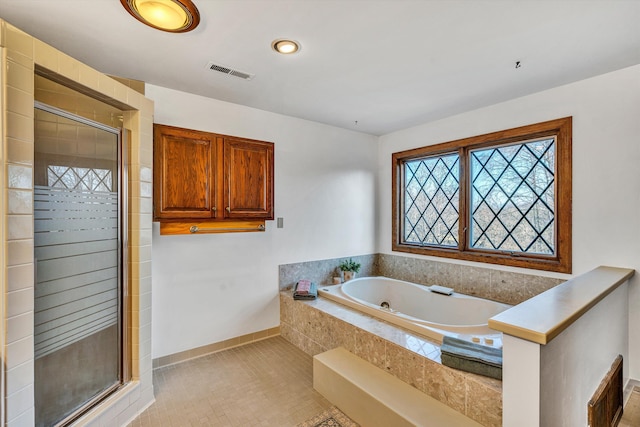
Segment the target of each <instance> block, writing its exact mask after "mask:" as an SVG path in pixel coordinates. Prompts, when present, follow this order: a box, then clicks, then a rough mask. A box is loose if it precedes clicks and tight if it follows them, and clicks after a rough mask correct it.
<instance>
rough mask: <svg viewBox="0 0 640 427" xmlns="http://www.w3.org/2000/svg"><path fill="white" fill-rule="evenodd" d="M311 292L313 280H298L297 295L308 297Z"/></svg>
mask: <svg viewBox="0 0 640 427" xmlns="http://www.w3.org/2000/svg"><path fill="white" fill-rule="evenodd" d="M309 290H311V280H298V283H297V284H296V293H298V294H300V295H306V294H308V293H309Z"/></svg>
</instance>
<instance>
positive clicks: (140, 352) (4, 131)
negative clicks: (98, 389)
mask: <svg viewBox="0 0 640 427" xmlns="http://www.w3.org/2000/svg"><path fill="white" fill-rule="evenodd" d="M36 68H38V69H39V70H41V71H42V72H46V73H47V74H49V75H51V76H55V77H56V78H60V79H62V80H64V81H65V84H67V85H69V86H72V87H74V88H76V89H78V90H81V91H84V92H85V93H89V94H90V95H91V96H93V97H96V98H98V99H101V100H103V101H104V102H107V103H109V104H111V105H116V106H118V107H119V108H120V109H121V110H124V114H123V121H124V126H125V127H126V128H128V129H130V130H131V140H130V146H129V153H128V154H129V162H128V166H129V188H128V190H129V217H128V220H129V246H128V248H129V280H130V298H131V312H130V318H131V327H130V329H129V332H130V334H131V341H132V375H133V380H134V381H132V382H131V383H130V384H129V385H128V386H126V387H124V388H123V389H122V390H120V391H119V392H117V393H115V394H114V395H112V396H111V397H110V398H109V399H107V400H106V401H104V402H102V403H101V404H100V405H99V406H98V407H97V408H95V410H93V411H92V412H91V413H90V414H88V415H87V416H86V417H84V418H83V419H81V420H79V421H78V422H77V424H76V425H95V426H102V425H123V424H125V423H126V422H127V421H128V420H130V419H132V418H133V417H134V416H135V415H136V414H137V413H138V412H139V411H140V410H141V409H143V408H144V407H146V406H147V405H149V404H150V403H151V402H153V385H152V371H151V234H152V233H151V195H152V191H151V188H152V184H151V179H152V165H153V157H152V141H153V133H152V132H153V103H152V102H151V101H150V100H148V99H146V98H145V97H144V96H143V95H141V94H140V93H138V92H136V91H134V90H133V89H130V88H128V87H126V86H124V85H123V84H121V83H118V82H117V81H115V80H114V79H112V78H110V77H108V76H106V75H104V74H101V73H99V72H98V71H96V70H94V69H92V68H90V67H88V66H86V65H84V64H82V63H80V62H79V61H76V60H75V59H73V58H71V57H69V56H67V55H65V54H64V53H62V52H59V51H57V50H56V49H54V48H52V47H51V46H49V45H47V44H45V43H43V42H41V41H39V40H37V39H35V38H33V37H31V36H30V35H28V34H26V33H24V32H22V31H20V30H19V29H17V28H15V27H13V26H12V25H10V24H9V23H7V22H5V21H3V20H1V19H0V109H1V111H0V113H1V114H0V143H1V146H2V150H0V167H1V171H2V172H0V174H1V177H0V191H1V192H2V197H0V199H1V200H2V201H1V202H0V209H1V211H0V215H2V221H1V222H0V224H1V226H0V240H1V241H2V245H3V251H2V252H3V254H6V255H5V256H3V257H0V258H1V259H0V268H1V269H2V274H0V292H1V295H2V304H1V305H0V307H3V308H0V314H1V315H2V320H3V325H4V327H3V328H2V330H0V339H1V342H0V357H1V359H2V360H3V362H4V367H3V370H2V378H3V380H4V381H2V383H1V385H0V397H1V399H2V409H3V411H2V413H3V415H4V419H2V420H0V423H2V424H3V425H8V426H12V427H13V426H32V425H33V423H34V394H33V392H34V384H33V381H34V374H33V370H34V348H33V305H34V299H33V298H34V280H33V203H32V200H33V158H34V145H33V143H34V123H33V118H34V76H35V74H34V73H35V70H36ZM5 118H6V121H3V120H4V119H5ZM4 201H6V205H5V204H4V203H5V202H4ZM1 310H5V311H1Z"/></svg>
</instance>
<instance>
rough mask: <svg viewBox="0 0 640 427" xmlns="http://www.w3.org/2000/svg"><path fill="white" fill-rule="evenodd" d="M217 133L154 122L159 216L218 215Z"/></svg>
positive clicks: (156, 189)
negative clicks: (216, 191) (215, 170)
mask: <svg viewBox="0 0 640 427" xmlns="http://www.w3.org/2000/svg"><path fill="white" fill-rule="evenodd" d="M216 139H217V138H216V137H215V135H213V134H210V133H206V132H198V131H192V130H188V129H182V128H176V127H173V126H165V125H158V124H154V138H153V141H154V147H153V148H154V155H153V163H154V167H153V169H154V195H153V196H154V201H153V202H154V217H155V219H178V218H207V219H210V218H216V217H217V215H218V212H217V211H218V209H217V207H216V193H215V189H216V182H215V180H216V175H215V174H214V173H212V171H213V168H214V165H215V164H216V157H217V150H216V144H217V142H216Z"/></svg>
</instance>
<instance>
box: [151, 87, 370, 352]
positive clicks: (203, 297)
mask: <svg viewBox="0 0 640 427" xmlns="http://www.w3.org/2000/svg"><path fill="white" fill-rule="evenodd" d="M146 96H147V97H148V98H150V99H152V100H153V101H154V102H155V118H154V122H155V123H162V124H166V125H171V126H178V127H184V128H190V129H196V130H203V131H207V132H215V133H220V134H225V135H234V136H239V137H245V138H251V139H259V140H264V141H270V142H274V143H275V216H276V217H282V218H284V228H282V229H278V228H276V225H275V221H267V230H266V231H265V232H264V233H231V234H216V235H198V236H192V235H181V236H160V235H159V225H158V223H154V227H153V248H152V249H153V301H152V302H153V311H152V325H153V327H152V331H153V332H152V333H153V336H152V358H158V357H162V356H166V355H169V354H174V353H177V352H181V351H185V350H189V349H192V348H196V347H200V346H204V345H208V344H212V343H215V342H219V341H223V340H226V339H229V338H234V337H237V336H241V335H245V334H248V333H252V332H256V331H261V330H264V329H268V328H273V327H276V326H278V325H279V324H280V317H279V302H278V301H279V300H278V265H279V264H286V263H293V262H301V261H309V260H316V259H326V258H335V257H343V256H349V255H361V254H370V253H373V252H374V251H375V232H376V224H375V221H376V212H375V210H376V202H375V196H376V189H375V185H376V177H377V137H375V136H371V135H367V134H363V133H358V132H353V131H347V130H343V129H339V128H335V127H331V126H326V125H322V124H319V123H314V122H310V121H305V120H300V119H295V118H292V117H288V116H283V115H279V114H274V113H269V112H265V111H262V110H257V109H253V108H248V107H244V106H240V105H236V104H230V103H227V102H223V101H218V100H214V99H210V98H204V97H201V96H197V95H193V94H188V93H184V92H179V91H175V90H170V89H166V88H162V87H159V86H153V85H147V86H146Z"/></svg>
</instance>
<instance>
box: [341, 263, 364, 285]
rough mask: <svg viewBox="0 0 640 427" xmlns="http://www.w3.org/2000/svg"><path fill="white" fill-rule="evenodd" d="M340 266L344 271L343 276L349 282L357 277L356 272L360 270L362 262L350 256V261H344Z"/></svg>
mask: <svg viewBox="0 0 640 427" xmlns="http://www.w3.org/2000/svg"><path fill="white" fill-rule="evenodd" d="M338 268H339V269H340V270H341V271H342V278H343V279H344V281H345V282H347V281H349V280H351V279H353V278H354V277H356V273H357V272H358V271H360V263H359V262H355V261H354V260H353V259H351V258H349V260H348V261H347V260H344V261H342V262H341V263H340V265H338Z"/></svg>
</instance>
